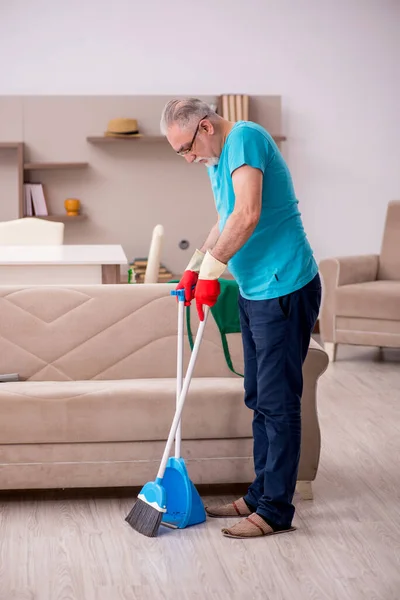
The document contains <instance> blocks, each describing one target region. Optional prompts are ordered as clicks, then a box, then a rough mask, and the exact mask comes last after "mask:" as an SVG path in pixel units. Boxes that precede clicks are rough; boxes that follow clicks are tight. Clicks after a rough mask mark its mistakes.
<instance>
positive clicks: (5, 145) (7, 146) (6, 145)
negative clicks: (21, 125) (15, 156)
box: [0, 142, 24, 150]
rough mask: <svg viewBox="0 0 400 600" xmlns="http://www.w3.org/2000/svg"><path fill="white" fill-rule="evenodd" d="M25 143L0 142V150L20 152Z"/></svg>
mask: <svg viewBox="0 0 400 600" xmlns="http://www.w3.org/2000/svg"><path fill="white" fill-rule="evenodd" d="M23 145H24V144H23V142H0V149H4V150H18V149H19V148H22V146H23Z"/></svg>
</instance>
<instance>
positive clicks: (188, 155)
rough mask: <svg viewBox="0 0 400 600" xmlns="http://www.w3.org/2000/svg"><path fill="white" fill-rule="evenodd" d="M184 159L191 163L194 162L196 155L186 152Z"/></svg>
mask: <svg viewBox="0 0 400 600" xmlns="http://www.w3.org/2000/svg"><path fill="white" fill-rule="evenodd" d="M185 160H186V162H188V163H192V162H194V161H195V160H196V155H195V154H192V153H190V154H186V156H185Z"/></svg>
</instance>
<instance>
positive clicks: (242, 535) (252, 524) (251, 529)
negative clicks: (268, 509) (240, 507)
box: [221, 513, 296, 540]
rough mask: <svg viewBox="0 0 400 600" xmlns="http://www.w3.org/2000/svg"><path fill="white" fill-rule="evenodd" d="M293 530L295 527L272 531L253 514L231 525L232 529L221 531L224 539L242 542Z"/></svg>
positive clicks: (261, 519) (258, 516) (262, 520)
mask: <svg viewBox="0 0 400 600" xmlns="http://www.w3.org/2000/svg"><path fill="white" fill-rule="evenodd" d="M295 529H296V527H290V528H289V529H283V530H280V531H274V530H273V529H272V527H270V525H268V523H266V522H265V521H264V519H263V518H262V517H260V515H258V514H257V513H253V514H252V515H250V516H249V517H246V518H245V519H242V520H241V521H239V523H236V524H235V525H233V527H230V528H224V529H221V531H222V533H223V534H224V536H225V537H229V538H234V539H238V540H243V539H247V538H254V537H265V536H267V535H274V534H276V533H287V532H289V531H295Z"/></svg>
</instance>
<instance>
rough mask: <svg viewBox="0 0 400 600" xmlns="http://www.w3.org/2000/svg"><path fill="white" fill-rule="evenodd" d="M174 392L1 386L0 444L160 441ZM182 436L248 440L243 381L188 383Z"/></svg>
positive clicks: (169, 383) (138, 382) (169, 385)
mask: <svg viewBox="0 0 400 600" xmlns="http://www.w3.org/2000/svg"><path fill="white" fill-rule="evenodd" d="M175 385H176V382H175V379H174V378H170V379H162V378H159V379H130V380H120V381H118V380H117V381H113V380H109V381H107V380H105V381H104V380H102V381H93V380H92V381H57V382H51V381H43V382H42V381H40V382H39V381H21V382H15V383H4V384H1V385H0V440H1V443H3V444H7V443H9V444H14V443H19V444H21V443H56V442H57V443H63V442H104V441H108V442H111V441H112V442H118V441H120V442H123V441H130V440H137V441H141V440H142V441H143V440H146V441H149V440H165V439H166V438H167V436H168V432H169V429H170V427H171V424H172V419H173V416H174V410H175V402H176V397H175V395H176V391H175ZM182 436H183V438H184V439H212V438H235V437H248V436H251V411H249V410H248V409H247V408H246V406H245V404H244V402H243V379H242V378H239V377H237V378H230V377H220V378H218V377H208V378H207V377H205V378H202V377H199V378H193V379H192V381H191V385H190V389H189V394H188V397H187V401H186V404H185V407H184V411H183V418H182Z"/></svg>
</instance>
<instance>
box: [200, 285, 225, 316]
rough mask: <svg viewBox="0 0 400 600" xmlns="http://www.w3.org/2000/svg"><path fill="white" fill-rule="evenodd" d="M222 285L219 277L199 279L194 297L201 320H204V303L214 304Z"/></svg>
mask: <svg viewBox="0 0 400 600" xmlns="http://www.w3.org/2000/svg"><path fill="white" fill-rule="evenodd" d="M220 291H221V286H220V284H219V281H218V279H199V280H198V282H197V285H196V290H195V294H194V297H195V299H196V308H197V313H198V315H199V319H200V321H204V310H203V304H205V305H206V306H214V304H216V302H217V300H218V296H219V294H220Z"/></svg>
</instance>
